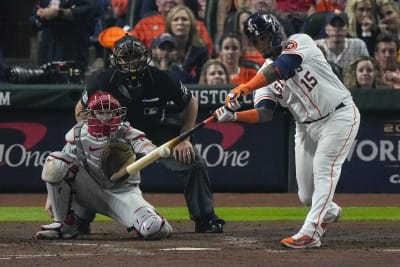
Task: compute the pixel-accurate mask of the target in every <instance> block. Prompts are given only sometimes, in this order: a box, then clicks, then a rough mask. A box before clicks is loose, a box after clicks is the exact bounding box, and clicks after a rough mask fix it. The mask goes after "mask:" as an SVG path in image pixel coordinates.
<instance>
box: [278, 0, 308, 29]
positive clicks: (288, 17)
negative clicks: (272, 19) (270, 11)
mask: <svg viewBox="0 0 400 267" xmlns="http://www.w3.org/2000/svg"><path fill="white" fill-rule="evenodd" d="M276 12H277V14H278V16H277V18H279V19H283V20H285V21H286V22H288V23H291V24H292V25H293V27H294V31H295V32H296V33H298V32H300V31H301V28H302V26H303V23H304V21H305V19H306V18H307V17H308V16H309V15H311V14H312V13H314V12H315V9H314V6H313V1H312V0H297V1H293V0H279V1H277V4H276ZM287 34H288V35H290V33H287Z"/></svg>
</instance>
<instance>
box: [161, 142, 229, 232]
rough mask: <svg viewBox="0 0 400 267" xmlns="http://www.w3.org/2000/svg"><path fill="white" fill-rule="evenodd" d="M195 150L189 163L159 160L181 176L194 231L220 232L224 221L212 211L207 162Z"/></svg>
mask: <svg viewBox="0 0 400 267" xmlns="http://www.w3.org/2000/svg"><path fill="white" fill-rule="evenodd" d="M193 149H194V151H195V159H194V161H193V162H192V163H191V164H182V163H180V162H178V161H176V160H175V159H173V158H167V159H161V160H160V162H161V164H163V165H164V166H165V167H166V168H168V169H170V170H171V171H173V172H174V173H176V174H177V175H179V176H180V177H182V178H183V181H184V195H185V200H186V205H187V207H188V210H189V214H190V218H191V219H192V220H193V221H195V224H196V226H195V232H196V233H222V232H223V226H224V224H225V221H224V220H222V219H220V218H219V217H218V216H217V215H216V214H215V212H214V200H213V193H212V190H211V184H210V178H209V176H208V171H207V164H206V162H205V161H204V159H203V158H202V157H201V156H200V155H199V152H198V150H197V149H196V148H195V147H193Z"/></svg>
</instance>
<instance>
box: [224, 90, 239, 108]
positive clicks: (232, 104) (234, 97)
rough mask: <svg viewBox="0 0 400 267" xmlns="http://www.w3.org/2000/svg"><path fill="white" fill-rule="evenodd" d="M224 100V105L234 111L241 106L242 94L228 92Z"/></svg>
mask: <svg viewBox="0 0 400 267" xmlns="http://www.w3.org/2000/svg"><path fill="white" fill-rule="evenodd" d="M225 100H226V101H225V107H227V108H228V109H229V110H231V111H236V110H238V109H240V108H241V107H242V96H241V95H239V94H233V93H229V94H228V95H227V96H226V99H225Z"/></svg>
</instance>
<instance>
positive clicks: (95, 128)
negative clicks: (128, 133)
mask: <svg viewBox="0 0 400 267" xmlns="http://www.w3.org/2000/svg"><path fill="white" fill-rule="evenodd" d="M86 112H87V114H86V116H87V124H88V131H89V133H90V134H91V135H93V136H96V137H103V136H110V137H111V135H112V134H113V133H115V132H116V131H117V129H118V126H119V125H120V124H121V122H122V121H123V120H124V118H125V115H126V109H125V108H123V107H121V105H120V103H119V102H118V100H116V99H115V98H114V97H113V96H112V95H110V94H109V93H96V94H94V95H93V96H92V97H91V100H90V101H89V104H88V108H87V111H86Z"/></svg>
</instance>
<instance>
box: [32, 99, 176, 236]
mask: <svg viewBox="0 0 400 267" xmlns="http://www.w3.org/2000/svg"><path fill="white" fill-rule="evenodd" d="M125 115H126V109H125V108H123V107H121V105H120V103H119V102H118V101H117V100H116V99H115V98H114V97H113V96H111V95H110V94H109V93H95V94H94V95H93V96H92V97H91V98H90V100H89V105H88V108H87V109H86V110H85V111H84V117H85V120H83V121H81V122H79V123H78V124H76V125H75V126H74V127H73V128H72V129H71V130H69V131H68V133H67V134H66V145H65V146H64V148H63V150H62V151H56V152H52V153H51V154H50V155H49V156H48V157H47V159H46V162H45V163H44V166H43V171H42V179H43V181H45V182H46V186H47V192H48V195H47V201H46V210H48V212H49V213H50V215H51V216H52V217H53V219H54V222H53V223H51V224H47V225H42V227H41V231H39V232H37V233H36V238H37V239H71V238H75V237H77V236H78V230H77V226H76V225H77V224H76V223H75V216H74V212H73V208H75V207H77V208H79V207H81V208H85V209H87V210H90V211H92V212H96V213H100V214H103V215H106V216H109V217H111V218H112V219H114V220H115V221H116V222H118V223H120V224H121V225H123V226H125V227H126V228H127V230H128V232H130V231H133V232H134V237H143V238H145V239H162V238H166V237H169V236H170V235H171V233H172V227H171V225H170V224H169V223H168V222H167V221H166V220H165V219H164V218H163V217H162V216H161V215H160V214H159V213H157V212H156V210H155V209H154V207H153V206H152V205H151V204H150V203H148V202H147V201H146V200H145V199H143V196H142V192H141V190H140V188H139V184H140V174H139V173H136V174H135V175H130V176H129V175H126V176H125V177H123V178H121V179H119V180H118V181H116V182H112V181H111V179H110V178H111V177H112V175H113V174H115V173H118V171H121V170H122V169H124V168H125V167H126V166H127V165H128V164H130V163H132V162H133V161H135V158H136V156H135V154H138V155H139V154H147V153H149V152H150V151H152V150H153V149H154V148H155V147H156V146H155V145H153V143H152V142H151V141H150V140H148V139H147V138H146V136H145V134H144V133H143V132H141V131H139V130H137V129H134V128H132V127H131V126H130V125H129V123H128V122H125V121H124V118H125ZM162 156H163V157H164V156H165V157H168V156H169V151H168V150H166V151H165V153H164V154H163V155H162Z"/></svg>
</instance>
